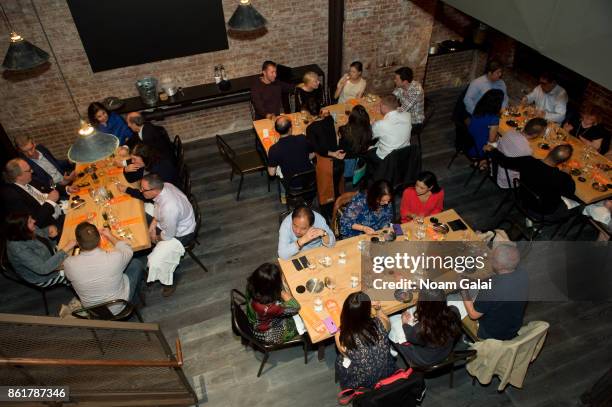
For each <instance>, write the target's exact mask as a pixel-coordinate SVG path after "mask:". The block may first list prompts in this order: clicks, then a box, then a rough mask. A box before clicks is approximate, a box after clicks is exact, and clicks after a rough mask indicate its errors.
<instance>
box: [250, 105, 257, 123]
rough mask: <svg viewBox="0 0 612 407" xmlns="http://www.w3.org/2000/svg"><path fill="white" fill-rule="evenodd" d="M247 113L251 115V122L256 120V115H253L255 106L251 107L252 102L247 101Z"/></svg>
mask: <svg viewBox="0 0 612 407" xmlns="http://www.w3.org/2000/svg"><path fill="white" fill-rule="evenodd" d="M249 112H250V113H251V120H252V121H255V120H257V117H256V116H257V115H256V114H255V106H253V101H252V100H249Z"/></svg>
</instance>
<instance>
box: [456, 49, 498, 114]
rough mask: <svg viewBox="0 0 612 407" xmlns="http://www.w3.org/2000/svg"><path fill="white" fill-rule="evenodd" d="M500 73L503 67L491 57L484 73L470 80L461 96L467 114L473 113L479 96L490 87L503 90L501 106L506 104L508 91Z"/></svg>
mask: <svg viewBox="0 0 612 407" xmlns="http://www.w3.org/2000/svg"><path fill="white" fill-rule="evenodd" d="M502 75H503V67H502V65H501V63H499V61H496V60H494V59H492V60H490V61H489V62H488V63H487V67H486V72H485V74H484V75H482V76H479V77H478V78H476V79H474V80H473V81H472V82H470V86H468V88H467V91H466V92H465V96H464V98H463V103H464V105H465V110H466V111H467V112H468V113H469V114H474V109H475V108H476V104H477V103H478V101H479V100H480V98H481V97H482V96H483V95H484V94H485V93H487V92H488V91H490V90H491V89H499V90H501V91H502V92H504V101H503V103H502V107H506V106H508V92H507V91H506V83H505V82H504V80H503V79H502Z"/></svg>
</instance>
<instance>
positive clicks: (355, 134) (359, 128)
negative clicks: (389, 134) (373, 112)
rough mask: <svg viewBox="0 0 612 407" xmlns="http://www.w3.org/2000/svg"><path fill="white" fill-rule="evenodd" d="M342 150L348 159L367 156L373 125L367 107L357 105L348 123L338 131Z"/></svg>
mask: <svg viewBox="0 0 612 407" xmlns="http://www.w3.org/2000/svg"><path fill="white" fill-rule="evenodd" d="M338 133H339V136H340V149H342V150H344V152H345V153H346V158H355V157H357V156H358V155H361V154H365V153H366V152H367V151H368V147H369V145H370V143H371V142H372V125H371V124H370V115H369V114H368V111H367V110H366V108H365V107H363V106H362V105H357V106H355V107H354V108H353V110H351V114H350V115H349V117H348V122H347V123H346V124H345V125H344V126H341V127H340V128H339V129H338Z"/></svg>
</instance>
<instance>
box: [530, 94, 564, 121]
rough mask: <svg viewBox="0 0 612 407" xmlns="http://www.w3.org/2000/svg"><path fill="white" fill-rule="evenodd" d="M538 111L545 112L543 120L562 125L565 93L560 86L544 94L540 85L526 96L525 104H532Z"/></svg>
mask: <svg viewBox="0 0 612 407" xmlns="http://www.w3.org/2000/svg"><path fill="white" fill-rule="evenodd" d="M534 102H535V105H536V108H537V109H538V110H543V111H544V112H546V115H545V116H544V118H545V119H546V120H551V121H553V122H557V123H562V122H563V120H565V111H566V109H567V92H566V91H565V89H563V88H562V87H561V86H559V85H556V86H555V87H554V88H553V90H551V91H550V92H548V93H546V92H544V91H543V90H542V87H541V86H540V85H538V86H536V87H535V88H534V89H533V90H532V91H531V93H530V94H528V95H527V103H534Z"/></svg>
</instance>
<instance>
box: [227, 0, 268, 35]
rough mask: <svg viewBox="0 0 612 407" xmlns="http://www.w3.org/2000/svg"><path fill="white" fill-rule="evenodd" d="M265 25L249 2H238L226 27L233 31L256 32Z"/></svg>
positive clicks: (248, 0)
mask: <svg viewBox="0 0 612 407" xmlns="http://www.w3.org/2000/svg"><path fill="white" fill-rule="evenodd" d="M267 23H268V22H267V21H266V19H265V18H264V17H263V16H262V15H261V14H259V11H257V10H255V7H253V5H251V0H240V4H239V5H238V8H237V9H236V11H234V14H233V15H232V17H231V18H230V19H229V21H228V22H227V26H228V27H229V28H230V29H231V30H234V31H256V30H259V29H262V28H264V27H265V26H266V24H267Z"/></svg>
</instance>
